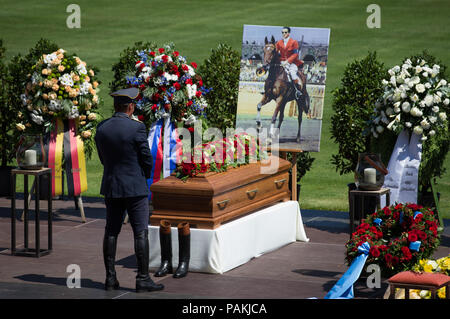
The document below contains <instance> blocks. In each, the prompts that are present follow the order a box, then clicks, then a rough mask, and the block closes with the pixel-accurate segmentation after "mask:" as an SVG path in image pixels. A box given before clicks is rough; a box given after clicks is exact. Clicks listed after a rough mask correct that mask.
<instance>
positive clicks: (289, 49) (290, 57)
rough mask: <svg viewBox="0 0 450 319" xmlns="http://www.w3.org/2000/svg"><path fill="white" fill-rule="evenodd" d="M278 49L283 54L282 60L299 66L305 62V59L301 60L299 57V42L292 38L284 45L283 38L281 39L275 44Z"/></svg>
mask: <svg viewBox="0 0 450 319" xmlns="http://www.w3.org/2000/svg"><path fill="white" fill-rule="evenodd" d="M275 46H276V49H277V51H278V52H279V53H280V55H281V57H280V58H281V61H286V60H287V61H288V62H289V63H295V64H296V65H297V66H300V65H302V64H303V61H301V60H300V59H299V58H298V49H299V47H298V42H297V41H295V40H293V39H292V38H289V40H288V42H287V45H286V46H285V45H284V41H283V40H279V41H278V42H277V44H276V45H275Z"/></svg>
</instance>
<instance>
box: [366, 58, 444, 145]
mask: <svg viewBox="0 0 450 319" xmlns="http://www.w3.org/2000/svg"><path fill="white" fill-rule="evenodd" d="M411 59H413V58H411ZM411 59H406V60H405V61H404V62H403V63H402V65H401V66H400V65H396V66H394V67H393V68H391V69H389V71H388V77H387V78H386V79H384V80H383V83H382V85H383V88H384V93H383V96H382V97H381V98H380V99H379V101H377V103H376V105H375V106H376V109H375V115H374V116H373V119H372V121H371V123H370V130H371V133H372V135H373V136H374V137H375V138H378V136H379V134H381V133H383V131H384V130H385V129H387V130H390V131H393V132H395V133H397V134H398V133H400V132H401V131H402V130H403V129H406V130H409V131H411V132H413V133H415V134H417V135H422V141H425V140H427V139H428V137H433V136H434V135H436V134H438V133H439V131H440V130H442V129H445V128H446V127H447V124H448V123H447V122H448V119H447V114H448V112H449V111H450V106H449V105H450V84H449V83H448V82H447V81H446V80H445V79H444V78H443V76H444V74H443V72H442V71H441V66H440V65H437V64H434V65H432V66H431V64H430V65H429V64H428V62H427V61H425V60H423V59H413V60H411Z"/></svg>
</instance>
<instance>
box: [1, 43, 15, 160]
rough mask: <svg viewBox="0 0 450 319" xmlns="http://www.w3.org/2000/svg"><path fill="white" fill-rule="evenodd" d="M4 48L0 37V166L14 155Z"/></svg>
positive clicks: (13, 112)
mask: <svg viewBox="0 0 450 319" xmlns="http://www.w3.org/2000/svg"><path fill="white" fill-rule="evenodd" d="M5 51H6V48H5V47H3V40H2V39H0V114H1V116H0V161H1V166H3V167H4V166H7V164H8V162H9V161H10V159H11V158H12V157H13V156H14V151H15V149H14V148H15V147H14V146H15V145H14V137H13V135H14V131H15V124H16V119H17V112H16V111H15V109H14V108H13V106H12V105H11V104H10V102H9V94H8V90H9V86H10V83H11V79H10V76H9V72H8V68H7V66H6V64H5V63H4V59H5Z"/></svg>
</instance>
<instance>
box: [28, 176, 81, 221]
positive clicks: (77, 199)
mask: <svg viewBox="0 0 450 319" xmlns="http://www.w3.org/2000/svg"><path fill="white" fill-rule="evenodd" d="M36 178H39V176H36V177H35V178H34V181H33V184H32V185H31V190H30V192H29V193H28V199H27V201H28V205H30V202H31V195H32V194H33V193H34V189H35V187H36ZM49 183H51V181H49ZM63 195H64V171H63V173H62V196H63ZM49 196H51V194H49ZM74 202H75V209H77V210H78V209H79V210H80V215H81V222H82V223H85V222H86V216H85V214H84V207H83V200H82V198H81V195H80V196H75V197H74ZM24 214H25V211H24V212H22V216H21V217H20V220H21V221H23V220H24V219H23V218H24Z"/></svg>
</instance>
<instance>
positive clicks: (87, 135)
mask: <svg viewBox="0 0 450 319" xmlns="http://www.w3.org/2000/svg"><path fill="white" fill-rule="evenodd" d="M91 135H92V133H91V131H90V130H87V131H83V132H81V136H82V137H83V138H89V137H91Z"/></svg>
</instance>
